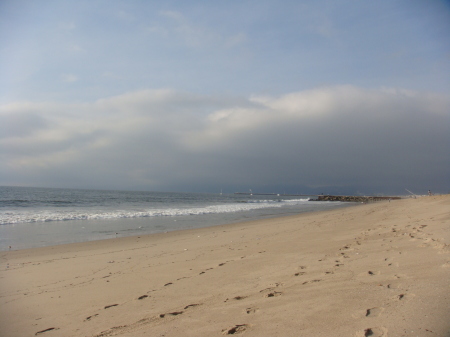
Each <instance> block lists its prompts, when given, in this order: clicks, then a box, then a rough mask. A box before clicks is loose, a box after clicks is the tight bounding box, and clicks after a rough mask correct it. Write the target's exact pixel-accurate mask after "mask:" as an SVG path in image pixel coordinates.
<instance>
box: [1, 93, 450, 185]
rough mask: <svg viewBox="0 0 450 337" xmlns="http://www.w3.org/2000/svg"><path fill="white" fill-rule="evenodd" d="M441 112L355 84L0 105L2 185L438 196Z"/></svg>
mask: <svg viewBox="0 0 450 337" xmlns="http://www.w3.org/2000/svg"><path fill="white" fill-rule="evenodd" d="M449 108H450V100H449V99H448V98H446V97H445V96H440V95H436V94H430V93H421V92H413V91H407V90H402V89H390V88H381V89H372V90H369V89H362V88H357V87H353V86H338V87H323V88H317V89H314V90H307V91H301V92H295V93H289V94H286V95H281V96H278V97H268V96H266V97H263V96H258V97H256V96H255V97H247V98H245V97H220V96H206V95H197V94H193V93H189V92H179V91H174V90H170V89H160V90H142V91H137V92H130V93H125V94H123V95H118V96H114V97H110V98H104V99H101V100H98V101H96V102H93V103H84V104H75V103H74V104H57V103H39V104H38V103H20V104H10V105H5V106H1V107H0V119H1V120H2V123H1V125H7V126H6V127H5V130H6V131H7V132H5V133H3V132H2V136H3V137H2V138H1V140H0V146H1V147H2V149H3V150H2V151H1V153H2V154H1V159H2V162H3V163H4V165H3V168H2V169H1V170H0V176H1V177H2V180H1V181H0V184H10V183H11V182H17V181H20V182H22V184H28V185H40V186H42V185H43V184H45V185H48V186H70V187H91V188H125V189H130V188H139V189H149V190H198V191H212V190H217V188H222V187H223V188H225V187H227V186H228V188H230V189H245V190H247V189H248V188H253V190H256V189H260V190H263V191H264V190H267V189H278V191H280V189H283V191H284V190H285V189H288V190H289V189H293V190H294V191H298V189H300V188H301V189H303V191H304V192H306V191H315V190H316V189H317V188H319V187H320V188H325V187H326V188H328V189H329V190H330V189H331V190H333V189H334V190H336V191H338V190H340V191H350V192H351V191H353V192H355V191H356V189H359V190H364V189H366V192H367V193H370V192H374V191H375V192H385V193H389V192H393V193H394V192H395V193H401V192H404V188H408V189H416V190H421V189H425V190H427V189H428V188H431V189H433V190H436V192H437V191H438V190H439V189H443V191H448V190H449V189H450V185H449V181H450V179H449V172H450V158H449V157H448V144H450V114H449V111H450V109H449ZM352 189H353V190H352ZM322 192H327V191H322ZM418 193H419V191H418Z"/></svg>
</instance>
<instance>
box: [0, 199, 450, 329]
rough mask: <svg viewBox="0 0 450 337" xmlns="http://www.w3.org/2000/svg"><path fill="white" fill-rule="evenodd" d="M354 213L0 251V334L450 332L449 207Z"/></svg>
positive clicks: (423, 203) (412, 205) (404, 203)
mask: <svg viewBox="0 0 450 337" xmlns="http://www.w3.org/2000/svg"><path fill="white" fill-rule="evenodd" d="M355 206H359V207H344V208H338V209H333V210H325V211H317V212H307V213H301V214H297V215H288V216H283V217H278V218H267V219H260V220H250V221H246V222H238V223H232V224H226V225H217V226H212V227H204V228H197V229H187V230H177V231H172V232H167V233H156V234H145V235H139V236H132V237H121V238H117V239H116V238H113V239H106V240H100V241H88V242H82V243H72V244H64V245H57V246H48V247H39V248H30V249H21V250H16V251H2V252H0V258H1V259H0V261H1V264H0V294H1V295H0V308H1V309H0V324H1V326H2V330H3V333H5V335H8V336H11V337H14V336H25V335H35V334H37V335H40V336H45V337H47V336H50V337H51V336H60V335H67V336H98V337H100V336H144V335H148V334H149V333H150V334H151V335H152V336H165V337H169V336H181V335H183V336H221V335H227V334H241V333H242V334H243V335H244V334H245V336H291V335H292V336H294V335H307V336H329V335H334V336H388V334H389V335H391V336H402V335H404V336H433V334H434V335H439V336H444V335H446V334H447V333H449V331H450V324H449V323H447V321H448V317H449V315H450V310H449V309H448V306H449V303H450V296H449V294H448V293H449V292H448V289H449V284H448V280H449V279H450V278H449V276H450V254H449V253H450V249H449V244H450V237H449V229H448V228H449V224H450V219H449V214H448V209H449V208H448V207H449V206H450V196H448V195H445V196H433V197H423V198H418V199H402V200H395V201H392V202H377V203H369V204H364V205H362V204H361V205H359V204H358V205H355ZM411 331H414V333H411ZM430 331H432V332H433V334H432V333H431V332H430Z"/></svg>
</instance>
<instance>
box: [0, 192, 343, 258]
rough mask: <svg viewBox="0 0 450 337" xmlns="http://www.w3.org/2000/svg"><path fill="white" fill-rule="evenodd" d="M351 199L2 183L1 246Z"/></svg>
mask: <svg viewBox="0 0 450 337" xmlns="http://www.w3.org/2000/svg"><path fill="white" fill-rule="evenodd" d="M346 205H348V203H341V202H323V201H314V200H312V199H311V198H308V197H298V196H288V195H276V194H274V195H254V194H253V195H244V194H222V193H216V194H210V193H164V192H139V191H99V190H81V189H53V188H30V187H0V250H8V249H24V248H33V247H42V246H51V245H58V244H65V243H73V242H84V241H92V240H102V239H108V238H114V237H122V236H131V235H141V234H151V233H158V232H167V231H174V230H182V229H191V228H200V227H209V226H214V225H222V224H228V223H235V222H239V221H246V220H254V219H260V218H266V217H275V216H284V215H291V214H297V213H302V212H311V211H318V210H324V209H330V208H336V207H343V206H346Z"/></svg>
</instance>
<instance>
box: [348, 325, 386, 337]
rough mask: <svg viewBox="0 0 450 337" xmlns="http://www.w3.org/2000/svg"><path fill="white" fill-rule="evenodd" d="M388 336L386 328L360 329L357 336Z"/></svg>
mask: <svg viewBox="0 0 450 337" xmlns="http://www.w3.org/2000/svg"><path fill="white" fill-rule="evenodd" d="M383 336H387V329H386V328H383V327H381V328H367V329H364V330H363V331H358V332H357V333H356V337H383Z"/></svg>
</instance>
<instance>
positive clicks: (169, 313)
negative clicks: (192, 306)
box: [159, 311, 184, 318]
mask: <svg viewBox="0 0 450 337" xmlns="http://www.w3.org/2000/svg"><path fill="white" fill-rule="evenodd" d="M183 312H184V311H174V312H168V313H166V314H160V315H159V317H160V318H164V317H166V316H167V315H170V316H178V315H181V314H182V313H183Z"/></svg>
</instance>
